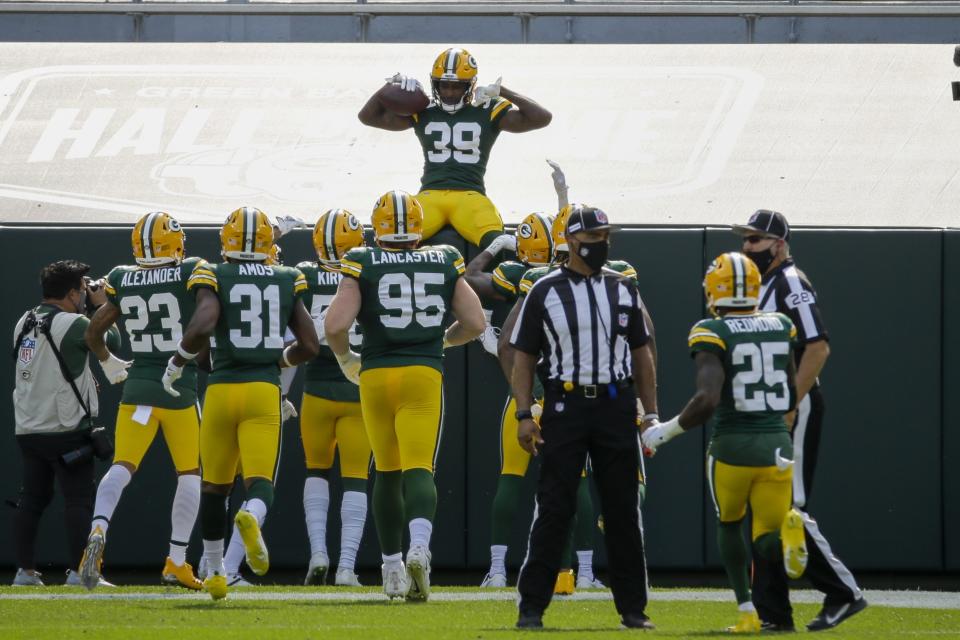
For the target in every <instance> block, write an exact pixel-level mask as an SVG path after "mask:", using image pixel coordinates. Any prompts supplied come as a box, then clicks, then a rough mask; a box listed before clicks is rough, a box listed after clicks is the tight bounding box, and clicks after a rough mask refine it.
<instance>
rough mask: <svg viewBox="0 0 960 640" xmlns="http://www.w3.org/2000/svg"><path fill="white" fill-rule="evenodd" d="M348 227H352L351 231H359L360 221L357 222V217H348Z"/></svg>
mask: <svg viewBox="0 0 960 640" xmlns="http://www.w3.org/2000/svg"><path fill="white" fill-rule="evenodd" d="M347 226H348V227H350V228H351V229H359V228H360V221H359V220H357V218H356V216H354V215H353V214H350V215H349V216H347Z"/></svg>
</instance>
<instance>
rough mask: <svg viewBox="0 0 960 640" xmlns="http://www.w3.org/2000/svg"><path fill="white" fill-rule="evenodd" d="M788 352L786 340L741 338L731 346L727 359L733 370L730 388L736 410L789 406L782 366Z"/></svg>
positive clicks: (782, 408)
mask: <svg viewBox="0 0 960 640" xmlns="http://www.w3.org/2000/svg"><path fill="white" fill-rule="evenodd" d="M789 354H790V345H789V343H787V342H759V343H758V342H741V343H739V344H737V345H736V346H735V347H734V349H733V352H732V353H731V354H730V360H731V363H732V364H733V366H734V370H735V371H736V372H737V373H736V375H734V376H733V381H732V383H731V389H732V391H733V400H734V405H735V407H736V409H737V411H787V409H789V408H790V388H789V386H788V384H787V372H786V369H785V367H786V362H787V360H788V358H789ZM764 387H765V388H764Z"/></svg>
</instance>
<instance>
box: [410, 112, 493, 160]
mask: <svg viewBox="0 0 960 640" xmlns="http://www.w3.org/2000/svg"><path fill="white" fill-rule="evenodd" d="M423 132H424V133H425V134H426V135H428V136H430V137H431V139H432V140H433V150H432V151H427V160H429V161H430V162H435V163H442V162H446V161H447V160H449V159H450V157H451V156H452V157H453V159H454V160H455V161H456V162H459V163H461V164H477V163H478V162H480V135H481V131H480V124H479V123H477V122H455V123H453V126H451V125H450V123H449V122H444V121H442V120H435V121H433V122H429V123H427V126H426V127H424V129H423Z"/></svg>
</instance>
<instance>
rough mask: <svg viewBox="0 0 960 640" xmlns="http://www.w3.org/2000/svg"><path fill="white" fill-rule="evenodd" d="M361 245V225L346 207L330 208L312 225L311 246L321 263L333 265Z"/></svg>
mask: <svg viewBox="0 0 960 640" xmlns="http://www.w3.org/2000/svg"><path fill="white" fill-rule="evenodd" d="M362 246H363V226H362V225H361V224H360V221H359V220H357V218H356V217H355V216H354V215H353V214H352V213H350V212H349V211H347V210H346V209H330V210H329V211H327V212H326V213H324V214H323V215H322V216H320V219H319V220H317V224H316V225H314V227H313V248H314V249H316V250H317V258H319V259H320V262H322V263H323V264H328V265H331V266H335V265H338V264H340V258H342V257H343V255H344V254H345V253H346V252H347V251H350V249H353V248H354V247H362Z"/></svg>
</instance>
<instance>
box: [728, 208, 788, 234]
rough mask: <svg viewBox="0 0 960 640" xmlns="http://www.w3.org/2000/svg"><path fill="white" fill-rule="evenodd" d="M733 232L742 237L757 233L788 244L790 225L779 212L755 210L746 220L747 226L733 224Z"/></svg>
mask: <svg viewBox="0 0 960 640" xmlns="http://www.w3.org/2000/svg"><path fill="white" fill-rule="evenodd" d="M733 230H734V232H736V233H739V234H740V235H744V236H749V235H753V234H755V233H759V234H760V235H762V236H769V237H771V238H779V239H781V240H784V241H786V242H790V225H789V224H787V219H786V218H785V217H784V215H783V214H782V213H780V212H779V211H770V210H769V209H757V210H756V211H754V212H753V215H752V216H750V219H749V220H747V224H735V225H733Z"/></svg>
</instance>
